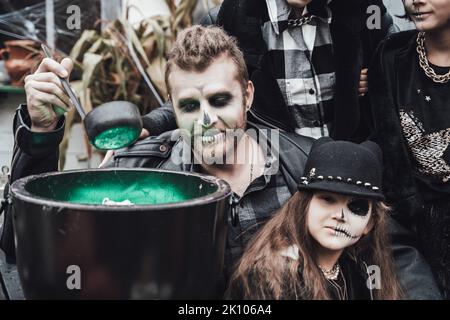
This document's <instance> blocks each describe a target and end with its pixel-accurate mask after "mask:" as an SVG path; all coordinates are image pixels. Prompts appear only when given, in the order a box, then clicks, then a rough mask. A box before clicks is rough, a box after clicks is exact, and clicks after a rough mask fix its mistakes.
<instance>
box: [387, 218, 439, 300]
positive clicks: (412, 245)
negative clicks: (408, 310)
mask: <svg viewBox="0 0 450 320" xmlns="http://www.w3.org/2000/svg"><path fill="white" fill-rule="evenodd" d="M388 227H389V235H390V238H391V244H392V253H393V256H394V265H395V270H396V272H397V277H398V279H399V281H400V284H401V286H402V288H403V290H404V293H405V294H406V297H405V298H406V299H410V300H441V299H442V295H441V293H440V291H439V289H438V286H437V284H436V281H435V279H434V276H433V274H432V273H431V269H430V267H429V266H428V264H427V263H426V261H425V259H424V257H423V256H422V255H421V254H420V253H419V251H418V250H417V249H416V248H417V246H418V244H417V243H416V238H415V237H414V235H413V234H412V233H411V232H409V231H408V230H407V229H405V228H403V227H402V226H401V225H400V224H399V223H397V222H396V221H395V220H394V219H389V220H388Z"/></svg>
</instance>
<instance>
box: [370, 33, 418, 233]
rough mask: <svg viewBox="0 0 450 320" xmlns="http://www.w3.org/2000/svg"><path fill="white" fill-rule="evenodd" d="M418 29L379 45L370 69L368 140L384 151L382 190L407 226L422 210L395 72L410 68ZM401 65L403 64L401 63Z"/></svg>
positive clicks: (410, 226) (410, 224)
mask: <svg viewBox="0 0 450 320" xmlns="http://www.w3.org/2000/svg"><path fill="white" fill-rule="evenodd" d="M416 36H417V31H415V30H412V31H405V32H400V33H397V34H394V35H392V36H390V37H389V38H388V39H387V40H386V41H384V42H383V43H382V44H381V45H380V47H379V48H378V50H377V52H376V54H375V56H374V60H373V64H372V65H371V67H370V72H369V97H370V106H371V116H372V119H371V122H370V123H371V132H372V133H371V139H372V140H373V141H375V142H377V143H378V145H379V146H380V147H381V149H382V151H383V164H384V168H383V191H384V195H385V196H386V199H387V200H388V204H389V205H392V206H393V207H394V208H395V211H394V212H393V215H394V217H395V218H396V219H397V220H398V221H399V222H401V223H402V224H403V225H404V226H406V227H407V228H409V229H413V228H414V221H415V218H416V217H417V216H419V215H420V214H421V212H422V209H423V205H424V204H423V199H422V197H421V196H420V193H419V191H418V189H417V185H416V182H415V181H414V177H413V175H412V172H413V167H412V164H411V160H410V156H409V150H408V146H407V145H406V141H405V139H404V136H403V132H402V127H401V124H400V119H399V109H398V101H397V100H398V98H397V97H398V91H397V90H398V71H399V70H401V69H403V70H405V68H406V69H408V70H409V68H411V62H408V60H407V59H406V58H405V57H407V55H408V54H409V52H411V50H415V49H414V48H415V39H416ZM402 65H403V66H402Z"/></svg>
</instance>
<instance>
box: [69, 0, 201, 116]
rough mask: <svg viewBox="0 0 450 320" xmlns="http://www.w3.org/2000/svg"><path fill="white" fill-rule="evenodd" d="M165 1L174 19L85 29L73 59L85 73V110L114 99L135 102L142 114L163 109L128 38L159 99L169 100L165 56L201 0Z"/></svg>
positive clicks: (83, 99)
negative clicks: (141, 68) (100, 29)
mask: <svg viewBox="0 0 450 320" xmlns="http://www.w3.org/2000/svg"><path fill="white" fill-rule="evenodd" d="M165 1H166V3H167V5H168V7H169V9H170V12H171V16H155V17H151V18H147V19H144V20H142V21H141V22H140V23H139V25H138V26H135V27H134V28H132V27H131V26H130V25H129V23H128V21H126V20H116V21H114V22H112V23H111V24H110V25H109V26H108V28H106V30H104V31H103V33H102V34H99V33H98V32H96V31H95V30H85V31H84V33H83V34H82V36H81V38H80V40H79V41H78V42H77V43H76V44H75V46H74V47H73V49H72V51H71V53H70V56H71V57H72V58H73V59H74V60H75V61H76V65H80V66H81V69H82V70H81V71H82V86H81V91H80V92H79V94H80V98H81V101H82V103H83V105H84V107H85V108H86V111H89V110H90V109H91V108H93V107H96V106H97V105H100V104H102V103H105V102H108V101H112V100H127V101H130V102H132V103H134V104H136V105H137V106H138V107H139V109H140V112H141V113H142V114H145V113H147V112H149V111H151V110H152V109H153V108H155V107H157V106H159V104H158V103H157V100H156V99H155V97H154V96H153V94H152V93H151V92H150V90H149V88H148V87H147V86H146V85H145V83H144V82H143V81H142V76H141V74H140V73H139V71H138V69H137V67H136V64H135V63H134V62H133V59H132V57H131V55H130V52H129V48H128V47H127V43H128V39H131V42H132V44H133V49H134V51H135V52H136V54H137V56H138V57H139V59H140V62H141V64H142V65H143V66H144V68H145V70H146V71H147V75H148V76H149V77H150V79H151V81H152V83H153V85H154V87H155V88H156V89H157V91H158V93H159V96H160V97H161V98H162V99H163V100H165V98H166V97H167V90H166V86H165V83H164V70H165V65H166V60H165V56H166V55H167V53H168V51H169V50H170V48H171V45H172V43H173V41H174V40H175V39H176V34H177V33H178V32H179V31H180V30H181V29H183V28H186V27H188V26H190V25H191V24H192V12H193V11H194V9H195V6H196V5H197V0H179V1H177V2H178V4H176V1H175V0H165Z"/></svg>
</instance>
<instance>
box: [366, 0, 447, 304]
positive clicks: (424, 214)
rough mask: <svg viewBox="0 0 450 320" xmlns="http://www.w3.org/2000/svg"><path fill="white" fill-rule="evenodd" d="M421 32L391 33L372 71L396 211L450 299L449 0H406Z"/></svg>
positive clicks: (377, 125)
mask: <svg viewBox="0 0 450 320" xmlns="http://www.w3.org/2000/svg"><path fill="white" fill-rule="evenodd" d="M403 2H404V4H405V10H406V13H407V17H408V18H409V19H411V20H412V21H413V22H414V24H415V25H416V28H417V30H411V31H405V32H401V33H398V34H395V35H392V36H391V37H390V39H387V40H386V41H385V42H384V43H383V44H382V45H381V46H380V47H379V49H378V52H377V53H376V55H375V58H374V63H373V65H372V66H371V68H370V72H369V78H370V79H369V92H370V99H371V108H372V115H373V117H374V119H373V125H374V128H373V129H374V130H373V139H374V141H376V142H377V143H378V144H379V145H380V147H381V148H382V150H383V154H384V165H385V173H384V177H383V182H384V191H385V195H386V198H387V200H388V203H389V204H391V206H392V210H393V216H394V218H396V219H397V220H398V221H400V222H401V223H402V224H403V225H404V226H406V227H409V228H410V230H413V231H416V233H417V235H418V237H419V242H420V243H419V244H420V246H421V248H422V251H423V254H424V256H425V258H426V259H427V260H428V262H429V264H430V266H431V269H432V271H433V273H434V275H435V276H436V278H437V280H438V283H439V285H440V288H441V290H442V291H443V293H444V296H445V298H447V299H448V298H450V200H449V199H450V148H449V146H450V103H449V101H450V1H449V0H403Z"/></svg>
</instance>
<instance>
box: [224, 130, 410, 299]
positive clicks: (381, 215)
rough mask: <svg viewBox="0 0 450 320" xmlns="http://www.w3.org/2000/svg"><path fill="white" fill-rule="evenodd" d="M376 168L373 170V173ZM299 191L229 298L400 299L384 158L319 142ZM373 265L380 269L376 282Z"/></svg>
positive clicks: (373, 150)
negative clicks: (383, 180)
mask: <svg viewBox="0 0 450 320" xmlns="http://www.w3.org/2000/svg"><path fill="white" fill-rule="evenodd" d="M367 168H370V169H371V170H367ZM305 173H306V175H305V176H304V177H302V178H301V181H300V183H299V185H298V192H297V193H295V194H294V195H293V197H292V198H291V199H290V200H289V201H288V202H287V203H286V204H285V205H284V206H283V207H282V208H281V209H280V211H279V212H278V213H277V214H276V215H275V216H274V217H273V218H272V219H271V220H270V221H269V222H268V223H267V224H266V225H265V226H264V227H263V229H262V230H261V231H260V233H258V234H257V235H256V236H255V238H254V239H253V240H252V241H251V243H250V244H249V246H248V247H247V249H246V251H245V252H244V255H243V257H242V259H241V261H240V262H239V264H238V267H237V268H236V272H235V274H234V275H233V277H232V280H231V283H230V288H229V290H228V294H229V295H230V296H231V297H234V298H245V299H314V300H316V299H336V300H347V299H350V300H353V299H358V300H359V299H400V298H402V297H403V294H402V290H401V287H400V284H399V282H398V281H397V278H396V276H395V272H394V267H393V261H392V254H391V249H390V246H389V243H388V240H387V239H388V238H387V231H386V227H387V226H386V221H387V212H388V210H387V207H386V206H385V205H384V204H383V202H382V201H383V200H384V196H383V194H382V192H381V189H380V188H381V176H382V154H381V150H380V148H379V147H378V146H377V145H376V144H375V143H373V142H364V143H362V144H360V145H358V144H354V143H351V142H345V141H333V140H332V139H331V138H321V139H319V140H317V141H316V142H315V143H314V145H313V147H312V150H311V153H310V156H309V158H308V160H307V163H306V167H305ZM370 266H372V268H373V266H376V268H377V269H378V270H380V272H379V273H378V274H376V276H377V277H378V278H377V279H370V275H371V272H370V271H369V268H370Z"/></svg>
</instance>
